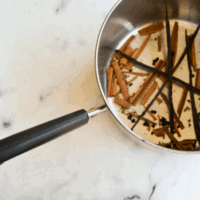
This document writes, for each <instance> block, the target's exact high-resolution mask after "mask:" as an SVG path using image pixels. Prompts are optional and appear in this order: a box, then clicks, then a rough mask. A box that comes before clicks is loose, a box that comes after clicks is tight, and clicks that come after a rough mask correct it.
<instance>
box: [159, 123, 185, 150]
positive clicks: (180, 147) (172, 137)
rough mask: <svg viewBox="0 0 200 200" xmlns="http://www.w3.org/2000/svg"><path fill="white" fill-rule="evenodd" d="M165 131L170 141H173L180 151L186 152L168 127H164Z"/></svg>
mask: <svg viewBox="0 0 200 200" xmlns="http://www.w3.org/2000/svg"><path fill="white" fill-rule="evenodd" d="M163 128H164V130H165V133H166V134H167V135H168V137H169V139H170V140H172V141H173V142H174V143H175V144H176V146H177V147H178V148H179V149H180V150H185V148H184V147H183V146H182V145H181V144H180V143H179V141H178V140H177V139H176V138H175V137H174V136H173V134H172V133H171V132H170V131H169V130H168V128H167V127H163Z"/></svg>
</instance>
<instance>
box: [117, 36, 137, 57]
mask: <svg viewBox="0 0 200 200" xmlns="http://www.w3.org/2000/svg"><path fill="white" fill-rule="evenodd" d="M134 39H135V35H131V36H130V37H129V38H128V40H127V41H126V42H125V43H124V44H123V45H122V46H121V48H120V49H119V50H120V51H122V52H124V51H125V49H126V47H127V46H128V45H129V44H130V43H131V42H132V41H133V40H134ZM115 57H116V58H117V59H120V58H121V57H122V55H121V54H120V53H118V52H116V53H115Z"/></svg>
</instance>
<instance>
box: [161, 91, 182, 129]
mask: <svg viewBox="0 0 200 200" xmlns="http://www.w3.org/2000/svg"><path fill="white" fill-rule="evenodd" d="M160 94H161V96H162V98H163V100H164V102H165V104H166V106H167V108H168V109H169V100H168V99H167V97H166V95H165V94H164V93H162V92H161V93H160ZM173 116H174V118H175V120H176V122H177V124H178V125H179V126H180V127H181V129H184V128H185V127H184V125H183V123H182V122H181V120H180V119H179V118H178V116H177V114H176V112H175V111H174V110H173Z"/></svg>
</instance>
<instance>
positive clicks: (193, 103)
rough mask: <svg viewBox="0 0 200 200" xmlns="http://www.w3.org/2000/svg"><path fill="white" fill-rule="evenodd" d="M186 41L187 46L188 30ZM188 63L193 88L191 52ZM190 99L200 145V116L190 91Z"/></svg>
mask: <svg viewBox="0 0 200 200" xmlns="http://www.w3.org/2000/svg"><path fill="white" fill-rule="evenodd" d="M185 40H186V44H188V41H189V39H187V30H185ZM187 63H188V70H189V80H190V85H191V86H192V69H191V60H190V55H189V52H188V53H187ZM190 99H191V106H192V117H193V123H194V130H195V134H196V137H197V140H198V142H199V143H200V132H199V131H200V129H199V116H198V114H197V109H196V105H195V100H194V92H193V91H192V90H191V91H190Z"/></svg>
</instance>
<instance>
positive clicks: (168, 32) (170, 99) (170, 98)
mask: <svg viewBox="0 0 200 200" xmlns="http://www.w3.org/2000/svg"><path fill="white" fill-rule="evenodd" d="M165 22H166V33H167V49H168V60H167V61H168V79H169V90H168V96H169V119H170V131H171V133H174V116H173V115H174V112H173V110H174V108H173V107H174V105H173V100H172V99H173V97H172V54H171V37H170V24H169V19H168V10H167V6H166V15H165Z"/></svg>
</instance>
